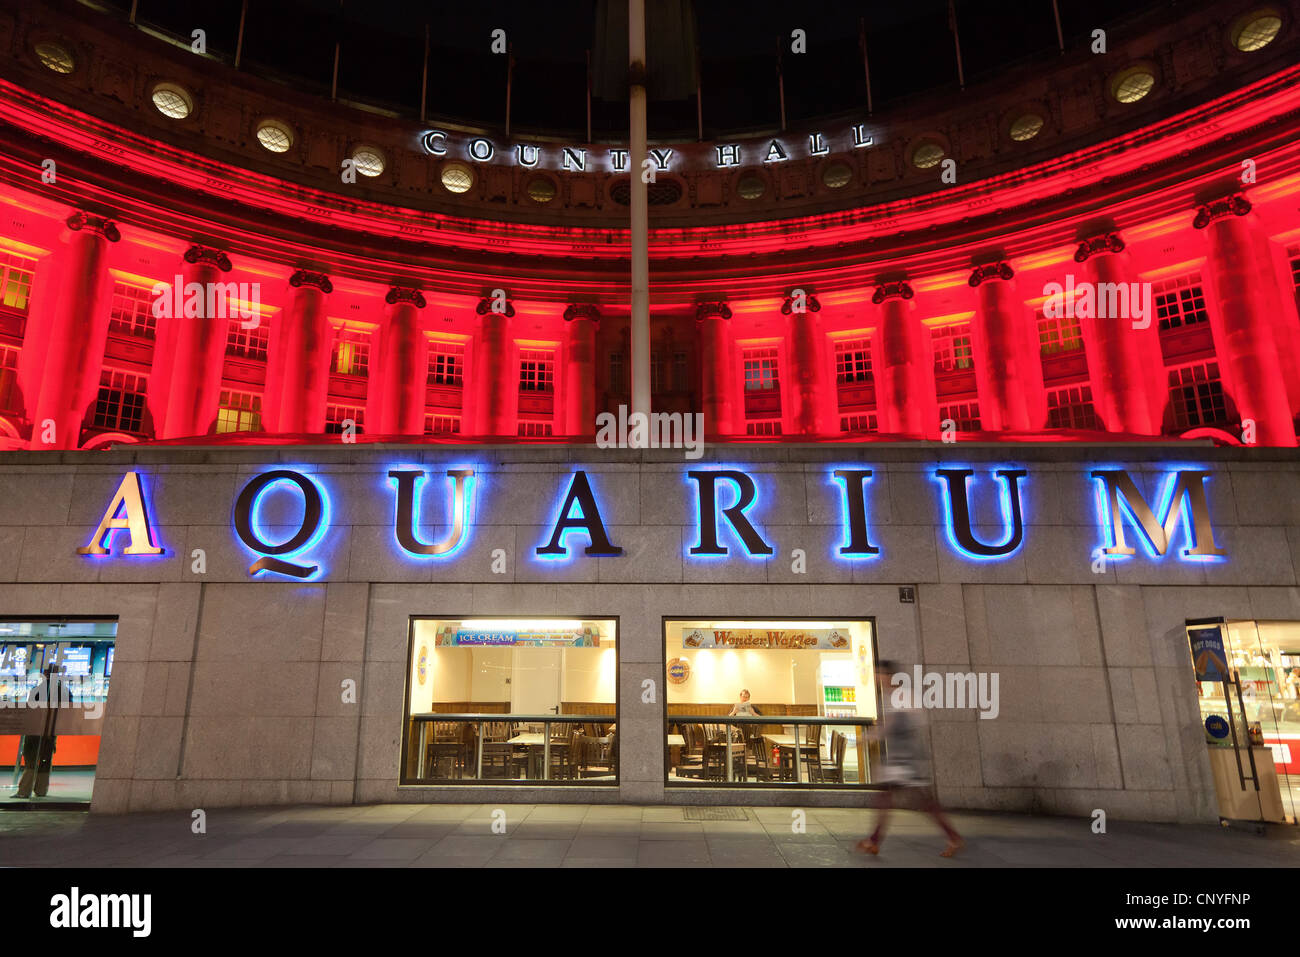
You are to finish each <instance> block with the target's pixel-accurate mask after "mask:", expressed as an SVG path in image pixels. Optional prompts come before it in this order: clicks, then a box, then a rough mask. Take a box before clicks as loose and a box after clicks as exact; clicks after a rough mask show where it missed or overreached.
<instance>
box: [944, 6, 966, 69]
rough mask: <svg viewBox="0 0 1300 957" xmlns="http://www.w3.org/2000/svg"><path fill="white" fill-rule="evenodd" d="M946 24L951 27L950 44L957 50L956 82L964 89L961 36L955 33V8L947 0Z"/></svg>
mask: <svg viewBox="0 0 1300 957" xmlns="http://www.w3.org/2000/svg"><path fill="white" fill-rule="evenodd" d="M948 26H949V27H950V28H951V29H952V45H953V48H954V49H955V50H956V51H957V84H958V85H959V86H960V87H961V88H962V89H963V90H964V89H966V73H965V71H964V70H962V67H961V37H960V36H959V35H958V34H957V9H956V8H955V7H954V6H953V0H948Z"/></svg>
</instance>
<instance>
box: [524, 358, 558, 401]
mask: <svg viewBox="0 0 1300 957" xmlns="http://www.w3.org/2000/svg"><path fill="white" fill-rule="evenodd" d="M519 391H520V392H553V391H555V353H554V352H552V351H551V350H550V349H524V350H522V351H521V352H520V353H519Z"/></svg>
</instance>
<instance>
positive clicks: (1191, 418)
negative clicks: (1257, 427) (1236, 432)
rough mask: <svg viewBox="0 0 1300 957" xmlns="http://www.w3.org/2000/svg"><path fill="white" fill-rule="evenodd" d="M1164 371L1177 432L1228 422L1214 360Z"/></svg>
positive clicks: (1217, 365) (1221, 387) (1224, 400)
mask: <svg viewBox="0 0 1300 957" xmlns="http://www.w3.org/2000/svg"><path fill="white" fill-rule="evenodd" d="M1165 372H1166V373H1167V374H1168V376H1169V404H1170V406H1171V407H1172V409H1173V414H1174V428H1175V429H1176V430H1177V431H1179V432H1181V431H1183V430H1185V429H1193V428H1196V427H1197V426H1201V425H1226V424H1227V420H1228V403H1227V399H1226V397H1225V396H1224V394H1223V382H1222V381H1221V380H1220V378H1219V364H1218V363H1217V362H1198V363H1195V364H1193V365H1187V366H1179V367H1177V368H1173V369H1166V370H1165Z"/></svg>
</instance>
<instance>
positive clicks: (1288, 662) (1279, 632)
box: [1197, 621, 1300, 823]
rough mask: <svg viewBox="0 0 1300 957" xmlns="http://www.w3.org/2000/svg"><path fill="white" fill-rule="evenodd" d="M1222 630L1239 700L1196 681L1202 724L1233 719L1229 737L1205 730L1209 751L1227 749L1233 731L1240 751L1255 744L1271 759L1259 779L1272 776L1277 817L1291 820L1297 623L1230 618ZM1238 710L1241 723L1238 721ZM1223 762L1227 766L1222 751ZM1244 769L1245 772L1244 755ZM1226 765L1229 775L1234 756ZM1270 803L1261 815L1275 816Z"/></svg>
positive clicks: (1298, 731) (1299, 772)
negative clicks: (1277, 801)
mask: <svg viewBox="0 0 1300 957" xmlns="http://www.w3.org/2000/svg"><path fill="white" fill-rule="evenodd" d="M1223 632H1224V650H1225V651H1226V652H1227V655H1228V661H1227V664H1228V667H1229V668H1230V669H1231V670H1233V671H1235V672H1236V673H1237V674H1238V676H1239V677H1240V680H1241V698H1240V703H1239V702H1238V701H1237V698H1236V692H1235V690H1233V689H1229V692H1228V693H1229V695H1230V701H1229V702H1225V700H1224V686H1223V684H1222V683H1219V682H1210V681H1202V682H1198V683H1197V688H1198V692H1199V695H1200V707H1201V719H1202V723H1203V724H1204V722H1205V721H1206V720H1207V719H1211V717H1212V716H1218V717H1219V718H1221V719H1222V720H1223V722H1224V723H1225V724H1227V723H1228V718H1229V717H1230V716H1231V718H1232V721H1231V722H1230V725H1229V726H1228V728H1227V736H1226V737H1223V738H1215V737H1214V736H1212V735H1211V734H1210V733H1209V731H1208V730H1207V743H1208V744H1209V746H1210V747H1211V749H1212V752H1213V751H1214V750H1219V751H1225V752H1226V751H1231V750H1232V737H1231V735H1232V732H1233V731H1235V732H1236V737H1237V744H1238V749H1239V750H1240V749H1242V748H1247V747H1250V746H1252V745H1253V746H1254V749H1255V751H1256V753H1257V754H1260V755H1261V761H1270V760H1271V764H1272V774H1269V773H1268V771H1269V769H1268V768H1260V771H1261V775H1260V776H1261V783H1262V784H1263V785H1264V786H1265V787H1266V788H1267V787H1268V786H1270V785H1271V783H1272V779H1273V775H1275V776H1276V786H1277V789H1278V790H1279V791H1280V800H1281V808H1280V810H1281V815H1280V816H1281V818H1283V819H1285V820H1288V821H1290V822H1292V823H1294V822H1295V821H1296V820H1297V817H1296V808H1297V806H1298V804H1300V622H1295V621H1228V622H1225V623H1224V625H1223ZM1229 709H1231V715H1229ZM1242 711H1244V718H1245V720H1244V722H1243V721H1241V720H1240V716H1241V712H1242ZM1220 733H1223V732H1220ZM1263 749H1267V750H1266V751H1264V750H1263ZM1212 757H1213V753H1212ZM1223 764H1224V766H1225V767H1227V766H1228V760H1227V755H1226V753H1225V757H1224V760H1223ZM1244 769H1245V773H1246V775H1247V776H1249V775H1250V763H1249V760H1248V759H1245V764H1244ZM1230 770H1231V775H1229V777H1231V776H1232V775H1235V774H1236V770H1235V758H1234V760H1233V762H1232V765H1231V768H1230ZM1229 783H1231V782H1229ZM1247 787H1248V788H1249V787H1250V784H1249V782H1247ZM1268 804H1269V802H1268V800H1265V805H1264V808H1263V809H1262V812H1261V813H1262V814H1263V816H1264V818H1265V819H1268V820H1273V819H1277V818H1278V817H1279V815H1278V814H1277V813H1276V811H1274V813H1273V814H1270V813H1269V811H1268Z"/></svg>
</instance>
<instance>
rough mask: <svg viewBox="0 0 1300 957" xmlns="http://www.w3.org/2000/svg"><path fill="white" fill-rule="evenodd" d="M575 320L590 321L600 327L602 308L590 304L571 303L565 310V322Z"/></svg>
mask: <svg viewBox="0 0 1300 957" xmlns="http://www.w3.org/2000/svg"><path fill="white" fill-rule="evenodd" d="M575 319H590V320H591V321H592V322H594V323H596V324H597V325H599V324H600V307H599V306H597V305H595V304H594V303H590V302H571V303H569V305H568V306H566V307H565V309H564V321H565V322H573V320H575Z"/></svg>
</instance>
